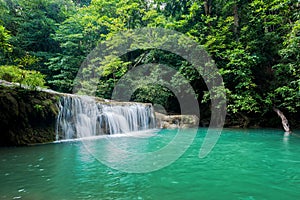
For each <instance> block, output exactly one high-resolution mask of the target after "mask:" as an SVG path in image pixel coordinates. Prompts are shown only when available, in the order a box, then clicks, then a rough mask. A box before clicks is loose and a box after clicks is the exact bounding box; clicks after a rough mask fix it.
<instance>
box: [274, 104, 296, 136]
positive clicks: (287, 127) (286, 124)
mask: <svg viewBox="0 0 300 200" xmlns="http://www.w3.org/2000/svg"><path fill="white" fill-rule="evenodd" d="M273 110H274V111H275V112H276V113H277V115H278V116H279V117H280V118H281V123H282V126H283V129H284V131H285V132H286V133H292V131H291V129H290V125H289V122H288V120H287V118H286V117H285V116H284V114H283V113H282V112H281V111H280V110H279V109H278V108H273Z"/></svg>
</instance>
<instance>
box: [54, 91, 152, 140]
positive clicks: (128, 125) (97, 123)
mask: <svg viewBox="0 0 300 200" xmlns="http://www.w3.org/2000/svg"><path fill="white" fill-rule="evenodd" d="M151 128H155V118H154V112H153V108H152V106H151V105H147V104H137V103H136V104H134V103H127V104H126V103H124V104H122V105H120V104H114V103H111V104H106V103H101V102H96V101H95V99H93V98H92V97H85V96H71V95H70V96H63V97H61V98H60V101H59V114H58V117H57V122H56V140H61V139H63V140H66V139H74V138H87V137H93V136H98V135H104V134H118V133H128V132H133V131H140V130H147V129H151Z"/></svg>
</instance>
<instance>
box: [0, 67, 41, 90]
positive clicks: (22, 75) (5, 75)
mask: <svg viewBox="0 0 300 200" xmlns="http://www.w3.org/2000/svg"><path fill="white" fill-rule="evenodd" d="M0 79H3V80H6V81H9V82H16V83H19V84H20V86H21V85H23V86H27V87H28V88H29V89H33V90H36V89H37V88H38V87H45V83H46V82H45V80H44V79H45V75H43V74H41V73H40V72H37V71H33V70H23V69H20V68H19V67H17V66H0Z"/></svg>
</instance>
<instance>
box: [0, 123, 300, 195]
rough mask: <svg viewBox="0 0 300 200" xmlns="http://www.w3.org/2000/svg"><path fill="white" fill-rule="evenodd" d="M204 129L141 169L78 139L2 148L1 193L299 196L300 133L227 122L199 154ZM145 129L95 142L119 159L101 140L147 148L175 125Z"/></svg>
mask: <svg viewBox="0 0 300 200" xmlns="http://www.w3.org/2000/svg"><path fill="white" fill-rule="evenodd" d="M205 133H206V129H199V131H198V134H197V137H196V138H195V140H194V142H193V143H192V145H191V146H190V147H189V148H188V150H187V151H186V152H185V153H184V155H183V156H181V157H180V158H179V159H178V160H176V161H175V162H174V163H172V164H171V165H169V166H168V167H165V168H163V169H161V170H158V171H154V172H151V173H138V174H134V173H125V172H121V171H117V170H114V169H111V168H109V167H107V166H105V165H104V164H102V163H101V162H99V161H98V160H97V159H96V157H95V156H94V155H91V154H90V151H89V150H88V149H87V148H86V146H85V145H84V143H83V142H81V141H73V142H72V141H71V142H64V143H57V144H49V145H41V146H32V147H21V148H0V180H1V182H0V199H33V200H38V199H228V200H229V199H251V200H252V199H300V137H298V136H297V135H292V136H289V137H284V136H283V132H282V131H281V130H269V129H255V130H239V129H225V130H224V131H223V133H222V135H221V137H220V139H219V141H218V143H217V145H216V146H215V147H214V149H213V151H212V152H211V153H210V154H209V155H208V156H207V157H205V158H203V159H199V158H198V154H199V149H200V147H201V144H202V141H203V138H204V136H205ZM147 134H149V137H132V136H131V135H127V136H126V135H125V137H112V138H109V139H108V140H107V139H105V138H102V139H101V138H100V139H99V138H98V139H95V140H93V143H94V144H95V145H97V146H101V147H99V148H100V150H101V153H103V154H107V155H110V156H111V157H112V158H116V159H120V158H119V157H118V155H114V151H113V150H112V149H106V148H105V143H107V142H113V143H114V144H116V145H117V146H118V147H119V148H123V149H125V150H130V151H136V152H142V153H143V152H151V151H156V150H157V149H160V148H162V147H164V146H165V145H167V144H168V143H169V142H170V140H172V139H173V137H174V136H175V135H176V130H173V131H170V130H163V131H160V132H157V131H156V132H153V133H147ZM187 134H188V133H187ZM170 153H172V152H170ZM124 160H125V162H127V161H126V158H124Z"/></svg>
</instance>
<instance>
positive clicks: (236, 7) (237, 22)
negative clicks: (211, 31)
mask: <svg viewBox="0 0 300 200" xmlns="http://www.w3.org/2000/svg"><path fill="white" fill-rule="evenodd" d="M233 15H234V33H237V32H238V27H239V14H238V6H237V4H235V5H234V6H233Z"/></svg>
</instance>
